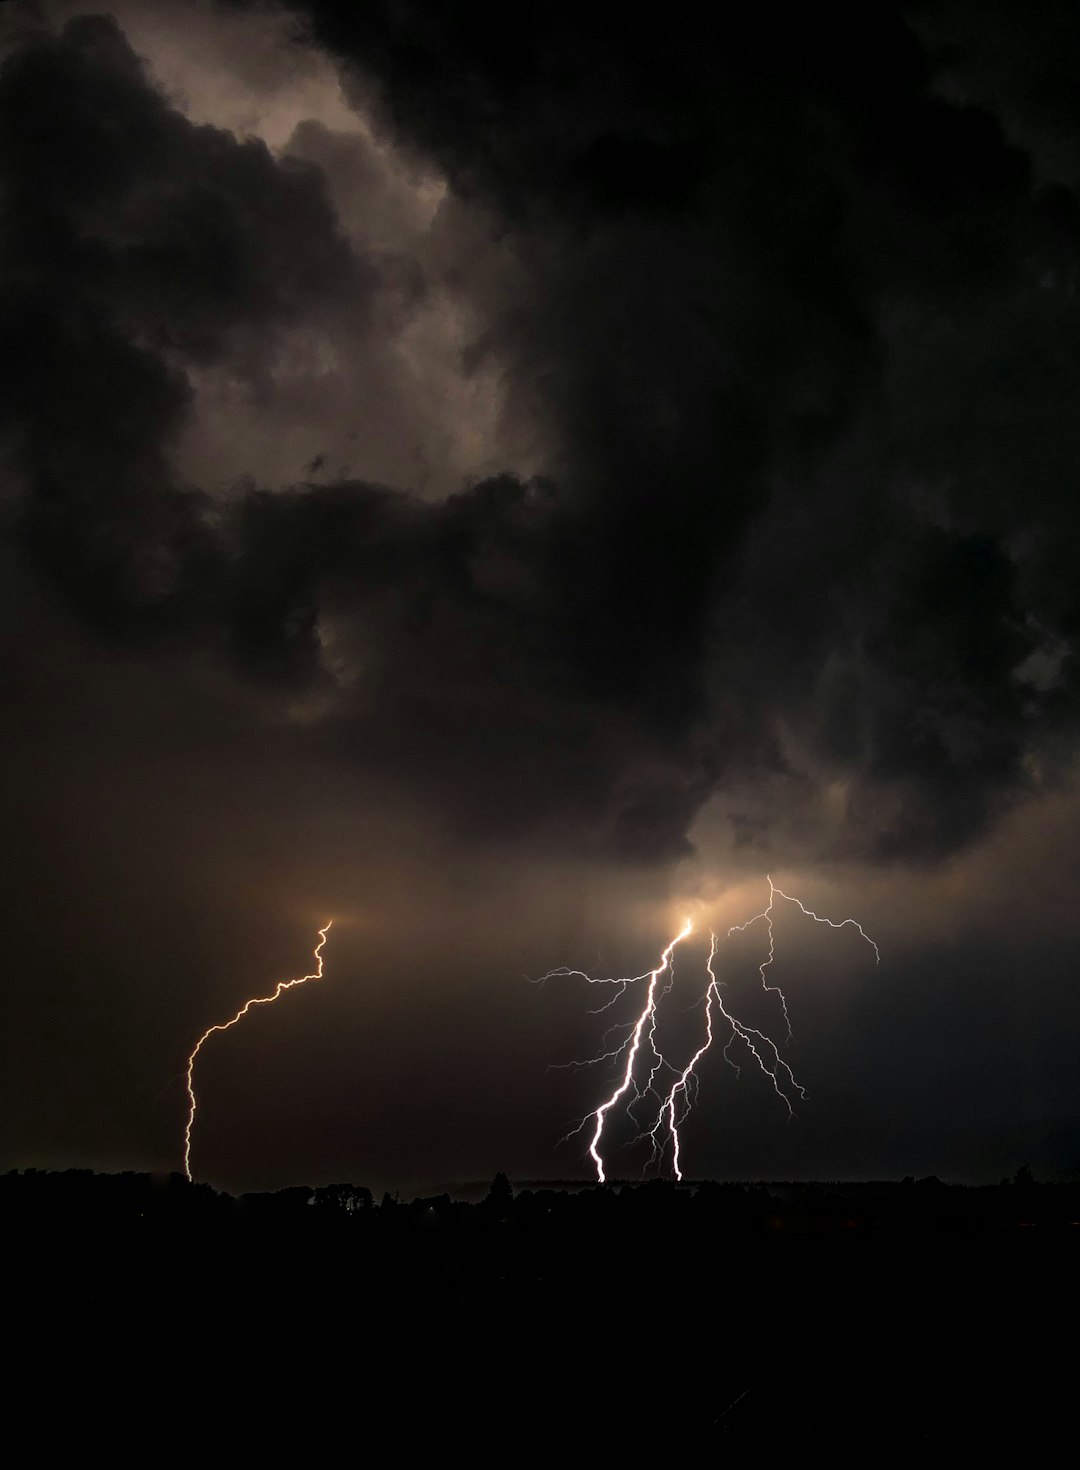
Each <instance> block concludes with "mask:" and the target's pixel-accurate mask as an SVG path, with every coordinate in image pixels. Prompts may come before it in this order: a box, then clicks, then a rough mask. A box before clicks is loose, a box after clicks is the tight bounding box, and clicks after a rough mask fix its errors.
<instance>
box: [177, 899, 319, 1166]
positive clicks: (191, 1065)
mask: <svg viewBox="0 0 1080 1470" xmlns="http://www.w3.org/2000/svg"><path fill="white" fill-rule="evenodd" d="M333 922H334V921H333V919H329V920H328V921H327V922H326V924H325V925H324V926H323V928H321V929H320V930H319V942H318V944H317V945H316V946H315V949H314V951H313V954H314V958H315V969H314V970H313V971H312V973H311V974H310V975H297V976H296V978H295V979H293V980H279V981H278V983H277V985H275V987H274V991H273V994H272V995H254V996H252V998H251V999H250V1000H248V1001H245V1002H244V1004H243V1005H242V1006H241V1007H240V1009H239V1010H238V1011H237V1013H236V1015H235V1016H233V1017H232V1019H231V1020H229V1021H223V1022H221V1023H220V1024H219V1025H216V1026H208V1027H207V1029H206V1030H205V1031H204V1032H203V1034H202V1035H201V1036H200V1037H199V1039H198V1041H197V1042H196V1043H195V1046H194V1048H193V1050H192V1052H191V1055H190V1056H189V1057H188V1059H187V1096H188V1116H187V1125H186V1126H185V1128H184V1173H185V1174H186V1175H187V1177H188V1179H190V1178H191V1130H192V1128H193V1127H194V1125H195V1112H196V1108H197V1106H198V1104H197V1103H196V1101H195V1058H196V1057H197V1056H198V1055H199V1053H200V1051H202V1049H203V1047H204V1046H205V1045H206V1043H207V1041H209V1039H210V1037H211V1036H213V1034H214V1032H215V1031H228V1030H229V1029H230V1028H231V1027H233V1026H235V1025H236V1023H237V1021H240V1020H242V1019H243V1017H244V1016H246V1015H247V1013H248V1011H250V1010H251V1008H252V1006H268V1005H270V1004H271V1002H272V1001H275V1000H277V998H278V996H279V995H282V994H283V993H284V992H285V991H286V990H292V989H293V988H294V987H295V986H297V985H305V984H306V983H307V982H308V981H309V980H321V979H322V977H323V957H322V952H323V948H324V946H325V944H326V936H327V934H329V932H330V928H331V925H332V924H333Z"/></svg>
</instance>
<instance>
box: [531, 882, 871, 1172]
mask: <svg viewBox="0 0 1080 1470" xmlns="http://www.w3.org/2000/svg"><path fill="white" fill-rule="evenodd" d="M767 881H768V884H769V901H768V903H767V904H766V906H765V908H764V909H763V910H762V911H761V912H760V913H758V914H755V915H754V916H753V917H752V918H750V919H747V920H745V922H743V923H741V924H733V925H732V926H731V927H730V928H729V929H728V931H727V937H728V938H730V937H731V936H732V935H733V934H740V933H743V932H745V931H746V930H748V929H749V928H751V926H752V925H754V924H756V923H758V921H759V920H764V922H765V927H766V933H767V934H768V945H769V948H768V954H767V955H766V957H765V959H764V960H763V961H762V962H761V964H760V965H759V966H758V973H759V975H760V976H761V984H762V988H763V989H764V990H765V992H766V993H767V994H769V995H775V996H776V997H777V999H778V1000H779V1003H780V1009H781V1012H782V1014H783V1017H784V1024H785V1026H786V1027H787V1036H788V1040H789V1041H790V1039H791V1020H790V1017H789V1015H788V1005H787V998H786V996H785V995H784V992H783V991H782V990H781V989H780V987H779V986H778V985H770V984H769V978H768V975H767V971H768V969H769V967H770V965H772V963H773V961H774V959H775V957H776V942H775V935H774V932H773V906H774V904H775V901H776V899H777V898H782V899H785V900H786V901H787V902H788V903H793V904H794V905H795V906H796V908H798V909H799V911H800V912H801V913H803V914H804V915H805V916H806V917H807V918H808V919H812V920H813V921H814V922H815V923H817V924H827V925H828V926H829V928H830V929H843V928H845V927H846V926H848V925H850V926H852V927H853V928H854V929H856V930H857V932H858V933H859V935H860V936H861V938H862V939H864V940H865V941H866V943H867V944H868V945H869V946H870V948H871V949H872V950H873V951H874V958H875V960H876V961H877V962H878V963H880V961H881V951H880V950H879V949H878V947H877V945H876V944H875V943H874V941H873V940H872V939H871V938H870V936H869V935H868V934H867V933H866V931H865V930H864V929H863V927H862V925H861V924H860V923H859V922H858V921H857V920H855V919H841V920H835V919H828V918H824V917H822V916H821V915H820V914H816V913H814V911H813V910H812V909H808V908H807V907H806V905H805V904H804V903H802V901H801V900H800V899H797V898H793V897H792V896H791V895H790V894H788V893H785V892H784V891H783V889H782V888H778V887H777V886H776V884H775V883H774V882H773V881H772V878H771V876H767ZM690 932H691V924H690V921H689V919H688V920H687V921H686V923H685V924H684V925H683V928H682V930H681V931H680V933H678V934H677V935H676V936H675V938H674V939H673V940H672V941H671V943H670V944H669V945H668V947H667V949H665V950H664V952H663V955H662V957H661V961H660V964H659V965H658V966H657V967H656V969H655V970H650V971H647V972H646V974H647V977H648V981H649V984H648V991H647V994H646V997H645V1004H644V1006H643V1007H642V1009H641V1011H640V1013H639V1014H638V1017H637V1020H636V1021H635V1022H634V1023H632V1024H633V1029H632V1031H631V1032H630V1034H629V1035H628V1036H627V1037H626V1039H625V1041H623V1043H622V1044H621V1045H620V1046H618V1047H617V1048H615V1049H614V1050H608V1051H602V1052H600V1053H599V1055H597V1056H594V1057H591V1058H590V1059H589V1061H588V1062H574V1063H570V1064H569V1065H572V1066H588V1065H591V1063H593V1062H601V1061H606V1060H609V1059H613V1058H618V1057H621V1056H622V1055H623V1054H624V1053H625V1054H626V1057H625V1062H624V1064H623V1073H622V1080H621V1082H620V1083H619V1085H618V1087H616V1088H615V1090H614V1091H613V1092H612V1093H611V1095H610V1096H609V1097H608V1098H607V1099H605V1101H604V1102H603V1103H601V1104H600V1106H599V1107H598V1108H597V1109H596V1111H595V1112H593V1113H590V1114H587V1115H586V1117H585V1118H584V1119H583V1120H582V1122H581V1123H580V1124H579V1125H578V1127H577V1128H575V1129H573V1130H572V1131H571V1133H570V1134H568V1135H567V1137H572V1136H573V1133H577V1132H580V1131H581V1130H582V1129H583V1128H585V1127H586V1126H587V1124H588V1123H589V1121H590V1119H591V1120H592V1121H593V1124H594V1127H593V1136H592V1141H591V1143H590V1145H589V1154H590V1156H591V1158H592V1160H593V1163H594V1164H595V1165H596V1173H597V1179H598V1180H599V1182H600V1183H601V1184H603V1183H605V1182H606V1179H607V1175H606V1173H605V1170H604V1162H603V1158H602V1156H601V1154H600V1141H601V1138H602V1136H603V1132H604V1124H605V1122H606V1121H607V1116H608V1114H609V1113H610V1112H611V1110H612V1108H613V1107H614V1106H615V1105H616V1103H617V1102H619V1100H620V1099H621V1098H623V1097H625V1096H626V1094H627V1093H628V1092H630V1090H631V1088H632V1089H633V1092H634V1096H633V1098H632V1099H631V1100H630V1102H629V1103H628V1104H627V1108H626V1111H627V1112H628V1113H629V1114H630V1116H631V1117H632V1116H633V1112H632V1109H633V1106H634V1104H635V1103H637V1102H638V1101H639V1100H640V1099H641V1098H643V1097H646V1096H648V1095H649V1094H650V1093H651V1094H652V1095H653V1097H654V1098H656V1100H657V1101H658V1102H659V1104H660V1105H659V1108H658V1110H657V1112H656V1114H655V1121H654V1122H653V1124H652V1126H651V1127H649V1128H646V1129H645V1130H644V1131H643V1132H642V1133H639V1135H638V1138H639V1139H640V1138H650V1139H651V1140H652V1145H653V1152H652V1162H654V1163H656V1162H658V1161H660V1160H661V1158H662V1156H663V1152H664V1148H665V1139H664V1137H663V1132H664V1130H665V1128H666V1133H667V1137H668V1138H670V1140H671V1148H672V1160H673V1168H674V1173H675V1177H676V1179H680V1180H681V1179H682V1177H683V1175H682V1161H681V1140H680V1137H679V1129H680V1127H681V1126H682V1124H683V1123H684V1122H685V1121H686V1118H687V1117H688V1115H689V1113H690V1109H691V1105H692V1100H693V1098H696V1096H697V1090H698V1085H699V1083H698V1075H697V1067H698V1064H699V1063H700V1062H701V1059H702V1058H703V1057H704V1055H705V1053H706V1052H707V1051H708V1050H709V1048H710V1047H711V1046H712V1044H713V1040H714V1024H713V1023H714V1015H719V1016H721V1017H722V1018H723V1019H724V1021H725V1022H726V1023H727V1025H728V1027H730V1030H731V1035H730V1036H729V1037H728V1040H727V1042H726V1043H725V1045H724V1049H723V1056H724V1060H725V1061H726V1062H728V1064H729V1065H730V1066H731V1067H733V1068H734V1070H735V1073H736V1075H739V1073H740V1068H739V1066H738V1064H737V1063H736V1062H735V1061H734V1060H733V1058H732V1056H731V1048H732V1047H733V1046H734V1045H736V1044H737V1043H739V1042H741V1043H742V1044H743V1046H744V1047H745V1048H746V1050H747V1051H748V1052H749V1054H750V1056H751V1057H753V1059H754V1061H755V1062H756V1063H757V1065H758V1068H759V1070H760V1071H761V1072H762V1074H763V1075H764V1076H766V1077H768V1078H769V1080H770V1082H771V1083H772V1086H773V1091H774V1092H775V1093H776V1095H777V1096H778V1097H779V1098H780V1099H781V1101H782V1102H783V1103H784V1105H785V1106H786V1108H787V1111H788V1116H789V1117H793V1116H794V1108H793V1105H792V1100H791V1094H792V1093H797V1094H798V1096H799V1098H800V1099H804V1098H805V1097H806V1092H805V1089H804V1088H803V1087H801V1086H800V1084H799V1083H798V1082H797V1081H796V1080H795V1076H794V1074H793V1072H792V1070H791V1068H790V1067H789V1066H788V1064H787V1062H786V1061H785V1060H784V1058H783V1057H782V1056H781V1054H780V1048H779V1046H778V1045H777V1044H776V1042H775V1041H773V1040H772V1038H771V1037H769V1036H767V1035H766V1034H765V1032H763V1031H759V1030H758V1029H757V1028H756V1027H754V1026H747V1025H746V1024H745V1023H744V1022H742V1021H740V1020H739V1019H738V1017H737V1016H735V1015H733V1014H732V1012H731V1011H730V1010H729V1009H728V1008H727V1006H726V1005H725V1003H724V997H723V995H722V994H721V989H722V982H721V981H720V980H718V979H717V977H716V971H715V969H714V961H715V959H716V954H717V950H718V948H719V940H718V938H717V936H716V935H715V934H712V935H711V943H710V948H709V957H708V959H707V960H706V963H705V970H706V973H707V975H708V982H707V984H706V987H705V993H704V995H703V997H702V1004H703V1007H704V1012H705V1039H704V1041H703V1042H702V1043H701V1045H700V1046H699V1047H698V1049H697V1051H695V1052H694V1054H693V1056H692V1057H691V1058H690V1060H689V1062H687V1064H686V1066H685V1067H684V1068H683V1069H682V1071H681V1072H680V1071H679V1070H678V1068H676V1067H674V1066H672V1064H671V1063H670V1062H668V1061H667V1060H666V1058H665V1057H664V1056H663V1055H662V1054H661V1052H660V1051H659V1049H658V1047H657V1044H656V1026H657V1010H658V1002H659V1000H661V999H662V998H663V997H664V996H665V995H667V993H668V992H669V991H670V989H671V986H672V983H673V970H674V966H673V962H672V952H673V951H674V949H675V946H676V945H677V944H679V943H680V942H681V941H682V940H683V939H685V938H686V937H687V935H688V934H689V933H690ZM665 973H666V975H667V982H666V984H665V985H664V986H663V987H662V988H660V978H661V976H663V975H665ZM646 974H643V975H635V976H629V977H624V978H622V979H618V980H616V979H612V980H600V979H597V978H595V977H593V976H591V975H587V974H585V972H584V971H582V970H571V969H568V968H565V967H564V968H562V969H558V970H551V971H549V973H548V975H545V976H544V977H543V979H545V980H546V979H549V978H551V977H554V976H562V975H565V976H570V975H577V976H581V978H583V979H585V980H587V981H588V983H589V984H590V985H601V984H607V985H614V986H616V987H617V990H616V994H615V995H614V997H613V998H612V1000H611V1001H610V1002H609V1003H608V1004H609V1005H613V1004H614V1003H615V1002H616V1001H617V1000H619V999H621V997H622V996H623V995H624V994H625V993H626V989H627V987H628V986H629V985H632V984H634V983H635V982H636V981H639V980H644V979H645V978H646ZM607 1008H608V1006H607V1005H604V1006H601V1007H599V1010H601V1011H602V1010H606V1009H607ZM625 1024H626V1025H627V1026H628V1027H629V1026H630V1025H631V1023H630V1022H627V1023H625ZM611 1029H612V1030H614V1029H617V1028H611ZM610 1034H611V1030H609V1031H608V1033H607V1035H610ZM643 1037H644V1038H645V1040H646V1042H647V1045H648V1049H649V1050H650V1051H651V1052H652V1064H651V1069H650V1072H649V1077H648V1081H647V1083H646V1084H645V1086H644V1088H642V1087H640V1086H639V1085H638V1083H637V1082H636V1080H635V1078H634V1066H635V1063H636V1061H637V1057H638V1053H639V1051H640V1050H641V1049H642V1045H641V1044H642V1039H643ZM605 1039H606V1037H605ZM564 1065H567V1064H564ZM662 1068H667V1070H668V1072H669V1073H671V1074H673V1075H674V1078H675V1080H674V1082H673V1083H672V1084H671V1087H670V1089H669V1090H668V1092H667V1094H666V1095H665V1096H663V1097H661V1096H660V1094H659V1093H658V1092H657V1090H656V1085H655V1084H656V1077H657V1074H658V1073H659V1072H660V1070H661V1069H662ZM646 1167H648V1166H646Z"/></svg>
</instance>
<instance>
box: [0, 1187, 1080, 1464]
mask: <svg viewBox="0 0 1080 1470" xmlns="http://www.w3.org/2000/svg"><path fill="white" fill-rule="evenodd" d="M0 1182H2V1184H3V1186H4V1193H5V1215H6V1217H7V1220H8V1222H9V1224H10V1225H11V1226H13V1231H12V1234H11V1236H10V1237H9V1238H10V1239H11V1240H12V1255H13V1259H14V1263H15V1265H14V1269H13V1270H12V1271H11V1272H10V1273H9V1280H8V1289H7V1292H6V1295H7V1301H8V1311H7V1313H6V1317H7V1334H6V1335H7V1337H8V1341H9V1345H10V1346H11V1348H12V1349H13V1350H14V1361H15V1364H16V1376H15V1378H13V1379H9V1389H10V1388H12V1387H13V1386H14V1383H15V1382H16V1381H18V1382H19V1383H20V1387H19V1389H18V1391H17V1392H16V1393H15V1394H14V1395H13V1398H12V1399H11V1402H13V1403H14V1404H15V1405H16V1407H17V1408H21V1409H24V1410H25V1409H29V1406H30V1405H33V1406H34V1408H33V1413H34V1416H35V1422H37V1423H38V1424H39V1426H40V1427H41V1430H42V1432H43V1433H44V1434H45V1436H46V1438H47V1440H48V1441H49V1443H50V1444H52V1445H54V1447H55V1448H57V1449H59V1448H60V1445H61V1441H65V1442H67V1443H68V1444H69V1445H71V1446H72V1447H73V1448H78V1449H79V1450H80V1451H81V1450H85V1449H86V1447H87V1446H88V1445H89V1444H90V1443H91V1441H97V1440H99V1438H100V1436H102V1435H104V1436H105V1440H106V1441H107V1442H109V1443H116V1442H119V1443H121V1444H125V1445H128V1446H129V1448H130V1447H132V1446H135V1447H137V1453H138V1456H139V1458H140V1459H142V1458H145V1457H147V1456H150V1457H153V1456H154V1455H155V1454H156V1453H158V1452H159V1451H160V1452H161V1453H162V1454H163V1455H165V1454H167V1455H168V1456H169V1457H170V1458H172V1456H173V1455H174V1453H176V1452H177V1451H178V1452H179V1453H180V1454H181V1455H185V1454H187V1453H189V1452H190V1453H197V1454H198V1455H199V1456H200V1457H201V1456H202V1455H204V1454H206V1453H208V1452H211V1453H214V1454H238V1455H244V1456H247V1455H250V1454H265V1453H275V1452H276V1453H278V1454H282V1455H288V1456H290V1457H291V1456H293V1455H295V1454H297V1453H303V1454H305V1455H308V1454H313V1455H315V1456H316V1457H319V1458H321V1457H322V1456H323V1455H324V1454H330V1455H334V1456H335V1457H336V1456H337V1455H338V1454H341V1453H345V1454H348V1455H349V1456H350V1458H352V1457H357V1458H360V1459H362V1458H363V1456H364V1455H365V1454H368V1453H372V1452H376V1453H380V1454H383V1453H385V1452H386V1451H387V1450H392V1451H393V1452H394V1453H396V1454H398V1455H400V1456H402V1457H405V1458H408V1457H410V1456H412V1455H414V1454H423V1455H425V1456H430V1455H435V1456H439V1457H440V1458H441V1457H443V1456H451V1455H456V1454H458V1453H464V1454H466V1455H468V1456H469V1457H471V1458H479V1459H480V1460H481V1461H483V1462H487V1461H489V1460H490V1459H504V1458H507V1457H513V1458H514V1459H517V1458H519V1457H526V1458H532V1457H533V1456H534V1455H536V1454H543V1453H548V1452H555V1451H558V1450H561V1451H563V1452H565V1453H567V1454H569V1455H571V1456H573V1455H575V1454H577V1453H578V1452H581V1451H585V1450H588V1451H589V1452H590V1453H595V1452H596V1451H598V1450H602V1449H603V1448H605V1447H610V1449H611V1450H612V1451H613V1452H617V1453H620V1454H624V1455H625V1454H629V1455H631V1456H633V1458H634V1461H635V1462H636V1461H637V1458H638V1457H639V1456H642V1457H649V1458H652V1457H653V1456H657V1457H659V1456H663V1457H664V1458H665V1459H670V1458H672V1457H678V1456H680V1455H682V1454H683V1453H694V1454H697V1453H700V1452H701V1451H703V1450H705V1451H707V1450H708V1449H709V1448H710V1447H712V1448H715V1449H716V1450H717V1451H721V1450H722V1449H724V1448H725V1447H728V1448H733V1447H735V1446H739V1447H740V1449H742V1450H745V1451H748V1452H750V1453H752V1454H753V1455H754V1456H755V1457H756V1458H760V1460H761V1461H762V1462H763V1463H766V1464H768V1463H770V1461H771V1457H772V1455H773V1454H774V1453H776V1452H778V1451H780V1450H783V1452H784V1453H785V1454H795V1453H798V1452H799V1451H800V1450H803V1451H805V1450H811V1449H812V1450H814V1451H817V1452H827V1453H829V1454H831V1455H833V1456H835V1457H837V1458H838V1459H839V1460H840V1461H841V1462H843V1463H847V1462H849V1461H852V1460H855V1459H859V1460H866V1461H867V1462H869V1463H880V1462H881V1461H883V1460H884V1461H888V1460H889V1459H890V1458H891V1457H892V1456H894V1455H896V1454H898V1453H903V1452H906V1451H910V1450H912V1449H916V1448H920V1449H923V1450H925V1451H926V1452H928V1453H930V1454H934V1453H944V1452H946V1451H947V1452H948V1453H949V1454H950V1455H953V1454H955V1455H958V1456H959V1455H970V1454H972V1453H979V1454H982V1453H987V1454H989V1453H990V1452H1000V1451H1002V1450H1004V1449H1006V1448H1008V1449H1009V1450H1016V1451H1021V1452H1025V1453H1039V1454H1043V1453H1045V1452H1047V1451H1052V1450H1055V1449H1064V1448H1065V1447H1066V1446H1067V1445H1068V1444H1069V1443H1071V1442H1075V1433H1076V1368H1077V1354H1076V1346H1075V1288H1076V1261H1077V1252H1078V1250H1080V1226H1077V1225H1076V1224H1075V1223H1073V1222H1074V1221H1076V1220H1077V1219H1078V1218H1080V1212H1078V1203H1080V1201H1078V1198H1077V1191H1076V1190H1075V1189H1074V1188H1072V1187H1066V1186H1048V1185H1029V1186H1026V1187H1025V1186H1022V1185H1007V1186H1002V1187H1000V1188H997V1189H987V1190H974V1189H959V1188H949V1187H946V1186H944V1185H940V1184H938V1183H937V1182H936V1181H924V1182H921V1183H918V1184H915V1183H910V1182H909V1183H907V1184H904V1185H876V1186H870V1185H864V1186H844V1187H840V1186H807V1185H797V1186H796V1185H787V1186H777V1185H769V1186H750V1187H744V1186H733V1185H726V1186H717V1185H702V1186H698V1187H696V1189H695V1188H694V1187H693V1186H691V1187H684V1188H680V1189H678V1190H676V1189H675V1188H673V1187H671V1186H668V1185H665V1184H650V1185H645V1186H638V1187H636V1188H631V1187H629V1186H624V1187H623V1188H622V1189H621V1190H620V1189H619V1188H618V1187H615V1188H608V1189H604V1190H600V1189H586V1190H582V1191H580V1192H577V1193H569V1192H561V1191H560V1192H556V1191H543V1190H535V1191H522V1192H519V1193H518V1194H517V1195H516V1196H514V1197H512V1196H511V1195H510V1194H509V1192H508V1190H500V1189H498V1188H495V1187H493V1190H492V1193H491V1195H490V1196H489V1198H488V1199H487V1200H486V1201H485V1202H483V1203H481V1204H479V1205H468V1204H460V1203H454V1202H452V1201H451V1200H450V1198H449V1197H448V1196H446V1195H443V1196H439V1197H436V1198H434V1199H431V1200H419V1201H416V1202H413V1203H410V1204H401V1203H397V1204H395V1203H393V1202H391V1201H384V1203H383V1205H382V1206H381V1207H377V1206H375V1205H374V1203H373V1202H370V1196H368V1195H367V1192H366V1191H363V1190H352V1191H351V1192H350V1191H348V1190H345V1189H338V1190H336V1191H335V1190H324V1191H319V1192H317V1193H315V1194H314V1195H313V1193H312V1191H310V1190H306V1189H304V1190H296V1191H282V1192H281V1193H279V1194H277V1195H262V1196H244V1197H242V1198H241V1199H240V1200H239V1201H234V1200H231V1199H230V1198H229V1197H228V1196H223V1195H215V1194H214V1193H213V1192H212V1191H210V1190H209V1189H208V1188H206V1187H205V1186H190V1185H187V1184H186V1183H185V1182H184V1181H183V1180H182V1179H180V1178H178V1177H177V1176H173V1177H172V1178H171V1179H170V1180H167V1181H153V1180H150V1179H148V1178H147V1177H146V1176H136V1175H127V1176H92V1175H40V1174H39V1175H36V1176H35V1175H23V1176H13V1175H8V1176H7V1177H6V1178H5V1179H4V1180H3V1181H0ZM312 1200H314V1201H315V1207H314V1208H312V1205H311V1201H312ZM125 1453H126V1451H125Z"/></svg>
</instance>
